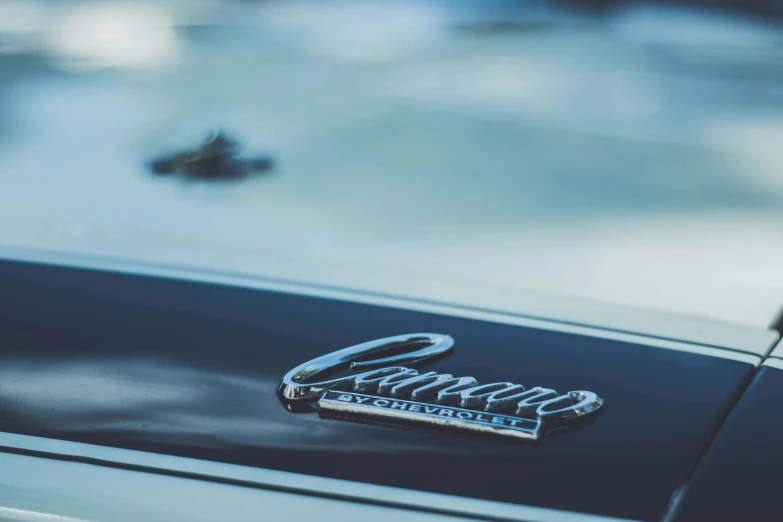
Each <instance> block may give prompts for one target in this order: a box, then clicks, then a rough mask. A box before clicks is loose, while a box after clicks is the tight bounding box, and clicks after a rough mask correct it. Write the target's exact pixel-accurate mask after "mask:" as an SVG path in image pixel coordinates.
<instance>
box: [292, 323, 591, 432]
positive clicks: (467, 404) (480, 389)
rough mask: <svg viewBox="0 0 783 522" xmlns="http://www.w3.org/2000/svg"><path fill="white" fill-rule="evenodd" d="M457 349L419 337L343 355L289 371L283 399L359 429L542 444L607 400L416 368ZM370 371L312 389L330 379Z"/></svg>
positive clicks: (440, 339)
mask: <svg viewBox="0 0 783 522" xmlns="http://www.w3.org/2000/svg"><path fill="white" fill-rule="evenodd" d="M453 349H454V339H452V338H451V337H449V336H448V335H441V334H433V333H414V334H407V335H397V336H394V337H386V338H384V339H378V340H375V341H370V342H366V343H362V344H357V345H355V346H350V347H348V348H343V349H342V350H338V351H336V352H332V353H329V354H326V355H322V356H321V357H317V358H315V359H312V360H310V361H307V362H306V363H304V364H301V365H299V366H297V367H296V368H294V369H293V370H291V371H290V372H288V373H287V374H286V375H285V377H283V381H282V382H281V383H280V387H279V389H278V393H279V395H280V398H281V400H282V401H283V403H284V404H285V405H286V406H287V407H288V408H289V409H294V408H295V407H296V406H298V405H303V404H304V405H307V404H314V405H315V406H316V408H317V409H318V411H319V412H320V413H321V415H323V416H329V417H336V418H341V419H346V420H354V421H359V422H372V423H383V424H397V425H408V426H419V427H431V428H442V429H448V430H453V431H462V432H468V433H474V434H486V435H496V436H502V437H510V438H514V439H521V440H528V441H535V440H538V439H540V438H541V436H542V434H543V433H546V432H547V431H549V429H550V428H553V427H557V426H561V425H563V424H564V423H566V422H568V421H572V420H575V419H578V418H581V417H584V416H585V415H588V414H592V413H595V412H596V411H598V410H599V409H600V408H601V406H602V405H603V402H604V401H603V399H601V398H600V397H598V395H596V394H595V393H593V392H590V391H584V390H578V391H570V392H568V393H565V394H562V395H561V394H559V393H557V392H556V391H555V390H552V389H549V388H542V387H539V386H536V387H534V388H530V389H526V388H525V387H524V386H522V385H521V384H513V383H510V382H494V383H489V384H479V382H478V381H477V380H476V379H474V378H473V377H454V376H452V375H451V374H448V373H436V372H432V371H430V372H426V373H421V374H420V373H419V372H418V371H417V370H414V369H412V368H408V367H405V366H395V365H394V364H400V363H407V364H410V365H414V364H418V363H421V362H423V361H425V360H428V359H432V358H433V357H437V356H440V355H443V354H446V353H447V352H449V351H451V350H453ZM346 369H350V370H365V371H363V372H361V373H358V374H357V373H354V374H350V375H344V376H341V377H336V378H333V379H329V380H324V381H319V382H312V381H313V380H315V377H316V376H317V375H318V374H323V373H325V372H329V373H332V374H333V373H334V372H339V371H345V370H346Z"/></svg>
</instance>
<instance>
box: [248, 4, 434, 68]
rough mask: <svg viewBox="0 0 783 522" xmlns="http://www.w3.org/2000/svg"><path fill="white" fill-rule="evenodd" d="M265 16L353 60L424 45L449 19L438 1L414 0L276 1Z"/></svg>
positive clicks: (322, 49) (319, 48) (313, 47)
mask: <svg viewBox="0 0 783 522" xmlns="http://www.w3.org/2000/svg"><path fill="white" fill-rule="evenodd" d="M261 20H262V21H263V22H265V23H266V24H269V26H271V27H275V28H285V29H290V30H295V31H297V32H299V33H300V34H301V37H302V39H303V41H304V42H306V45H307V47H308V49H309V50H310V51H312V52H314V53H318V54H322V55H324V56H327V57H330V58H332V59H336V60H341V61H350V62H375V61H385V60H390V59H393V58H398V57H400V56H404V55H407V54H410V53H412V52H416V51H419V50H421V49H420V48H422V47H423V46H425V45H426V44H427V43H429V42H432V41H433V40H435V39H436V38H438V37H439V36H440V32H441V29H442V25H443V16H442V14H441V13H440V12H439V11H438V9H436V7H435V6H434V5H432V4H428V3H426V2H412V1H400V2H357V1H350V0H349V1H338V2H320V1H302V0H294V1H291V2H275V3H273V4H271V5H269V6H268V7H267V8H266V9H264V10H263V11H262V18H261ZM262 30H263V29H262Z"/></svg>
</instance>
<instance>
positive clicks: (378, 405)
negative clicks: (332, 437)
mask: <svg viewBox="0 0 783 522" xmlns="http://www.w3.org/2000/svg"><path fill="white" fill-rule="evenodd" d="M318 406H319V409H320V411H321V413H322V414H323V415H325V416H333V417H339V418H341V419H346V420H355V421H359V422H362V421H363V422H377V423H386V424H400V425H407V426H421V427H431V428H439V429H448V430H451V431H461V432H472V433H474V434H485V435H497V436H502V437H511V438H515V439H524V440H528V441H533V440H538V438H539V435H540V433H541V425H540V423H539V422H538V421H534V420H531V419H523V418H520V417H512V416H509V415H498V414H495V413H489V412H486V411H476V410H467V409H464V408H454V407H450V406H441V405H439V404H429V403H426V402H415V401H405V400H400V399H391V398H388V397H379V396H377V395H364V394H361V393H353V392H342V391H327V392H326V393H324V394H323V396H321V399H320V400H319V401H318Z"/></svg>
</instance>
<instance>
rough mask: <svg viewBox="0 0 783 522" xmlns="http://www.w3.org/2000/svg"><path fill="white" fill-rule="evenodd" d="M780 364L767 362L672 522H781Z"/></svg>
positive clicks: (782, 371) (782, 368)
mask: <svg viewBox="0 0 783 522" xmlns="http://www.w3.org/2000/svg"><path fill="white" fill-rule="evenodd" d="M782 403H783V360H781V359H777V358H770V359H768V360H767V361H765V363H764V365H763V366H762V367H761V368H760V369H759V371H758V373H757V375H756V377H755V378H754V379H753V382H751V383H750V385H749V386H748V389H747V391H746V392H745V394H744V395H743V396H742V399H740V401H739V402H738V403H737V405H736V407H735V408H734V409H733V410H732V413H731V415H730V416H729V418H728V420H727V421H726V424H725V425H724V426H723V427H722V428H721V430H720V432H719V433H718V435H717V437H716V438H715V441H714V442H713V444H712V445H711V446H710V449H709V451H708V452H707V454H706V455H705V456H704V459H703V460H702V461H701V463H700V464H699V467H698V469H697V471H696V474H695V476H694V477H693V480H692V481H690V483H689V484H688V485H687V487H686V489H685V490H684V494H683V495H682V500H681V501H680V503H679V506H678V507H677V510H676V516H675V517H673V521H674V522H727V521H734V520H744V521H753V522H773V521H778V520H783V506H781V503H780V484H781V482H780V477H781V470H783V450H782V449H781V441H783V416H782V415H781V414H780V405H781V404H782Z"/></svg>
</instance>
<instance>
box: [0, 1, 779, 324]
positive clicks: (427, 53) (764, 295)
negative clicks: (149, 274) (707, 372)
mask: <svg viewBox="0 0 783 522" xmlns="http://www.w3.org/2000/svg"><path fill="white" fill-rule="evenodd" d="M782 24H783V4H782V3H781V2H778V1H777V0H769V1H766V0H746V1H741V2H740V1H736V2H729V1H714V2H707V3H705V2H697V1H668V2H644V3H639V2H631V1H611V0H602V1H571V2H553V1H544V0H519V1H505V0H504V1H499V0H483V1H482V0H476V1H466V0H450V1H446V0H443V1H439V0H415V1H414V0H393V1H377V0H366V1H353V0H337V1H328V0H326V1H315V0H314V1H307V0H289V1H285V0H282V1H275V0H269V1H248V0H246V1H230V0H225V1H216V0H199V1H193V0H181V1H177V0H169V1H165V0H161V1H146V0H141V1H127V2H117V1H103V2H95V1H92V2H87V1H64V0H58V1H43V0H0V245H6V246H12V247H32V248H45V249H50V250H55V251H59V252H67V253H77V254H90V255H92V254H98V255H102V256H110V257H116V258H120V259H132V260H140V261H145V262H154V263H167V264H175V265H179V266H188V267H199V268H208V269H216V270H226V271H235V272H242V273H246V274H253V275H259V276H265V277H272V278H281V279H286V280H292V281H302V282H308V283H316V284H322V285H334V286H339V287H347V288H356V289H360V290H366V291H371V292H381V293H390V294H406V295H411V296H415V297H421V298H428V299H430V298H431V299H438V300H440V299H443V300H449V299H451V298H452V297H454V295H456V294H459V300H460V301H461V302H464V303H468V304H476V305H480V306H490V305H491V304H492V301H493V298H492V297H486V295H484V294H482V295H484V297H482V296H480V295H479V292H478V291H476V293H475V294H474V293H473V290H471V289H475V288H483V289H492V291H493V292H495V291H496V292H498V294H496V295H501V294H502V295H504V296H507V298H508V299H509V300H510V301H513V300H514V299H515V298H514V297H513V296H514V295H517V294H515V293H516V292H519V295H521V294H522V293H527V294H526V295H530V293H533V294H539V295H541V296H548V295H551V296H568V297H571V298H575V299H576V300H577V301H579V300H585V301H598V302H602V303H607V304H611V305H620V306H623V307H626V306H627V307H634V308H640V309H649V310H658V311H663V312H666V313H672V314H683V315H689V316H694V317H695V316H698V317H701V318H703V319H707V320H710V321H716V322H724V323H732V324H740V325H747V326H754V327H767V326H769V325H770V324H771V323H773V322H774V320H775V318H776V316H777V314H778V311H779V310H780V308H781V305H783V25H782ZM455 289H456V290H455ZM508 296H511V297H508ZM509 306H511V307H513V303H512V304H511V305H509Z"/></svg>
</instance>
